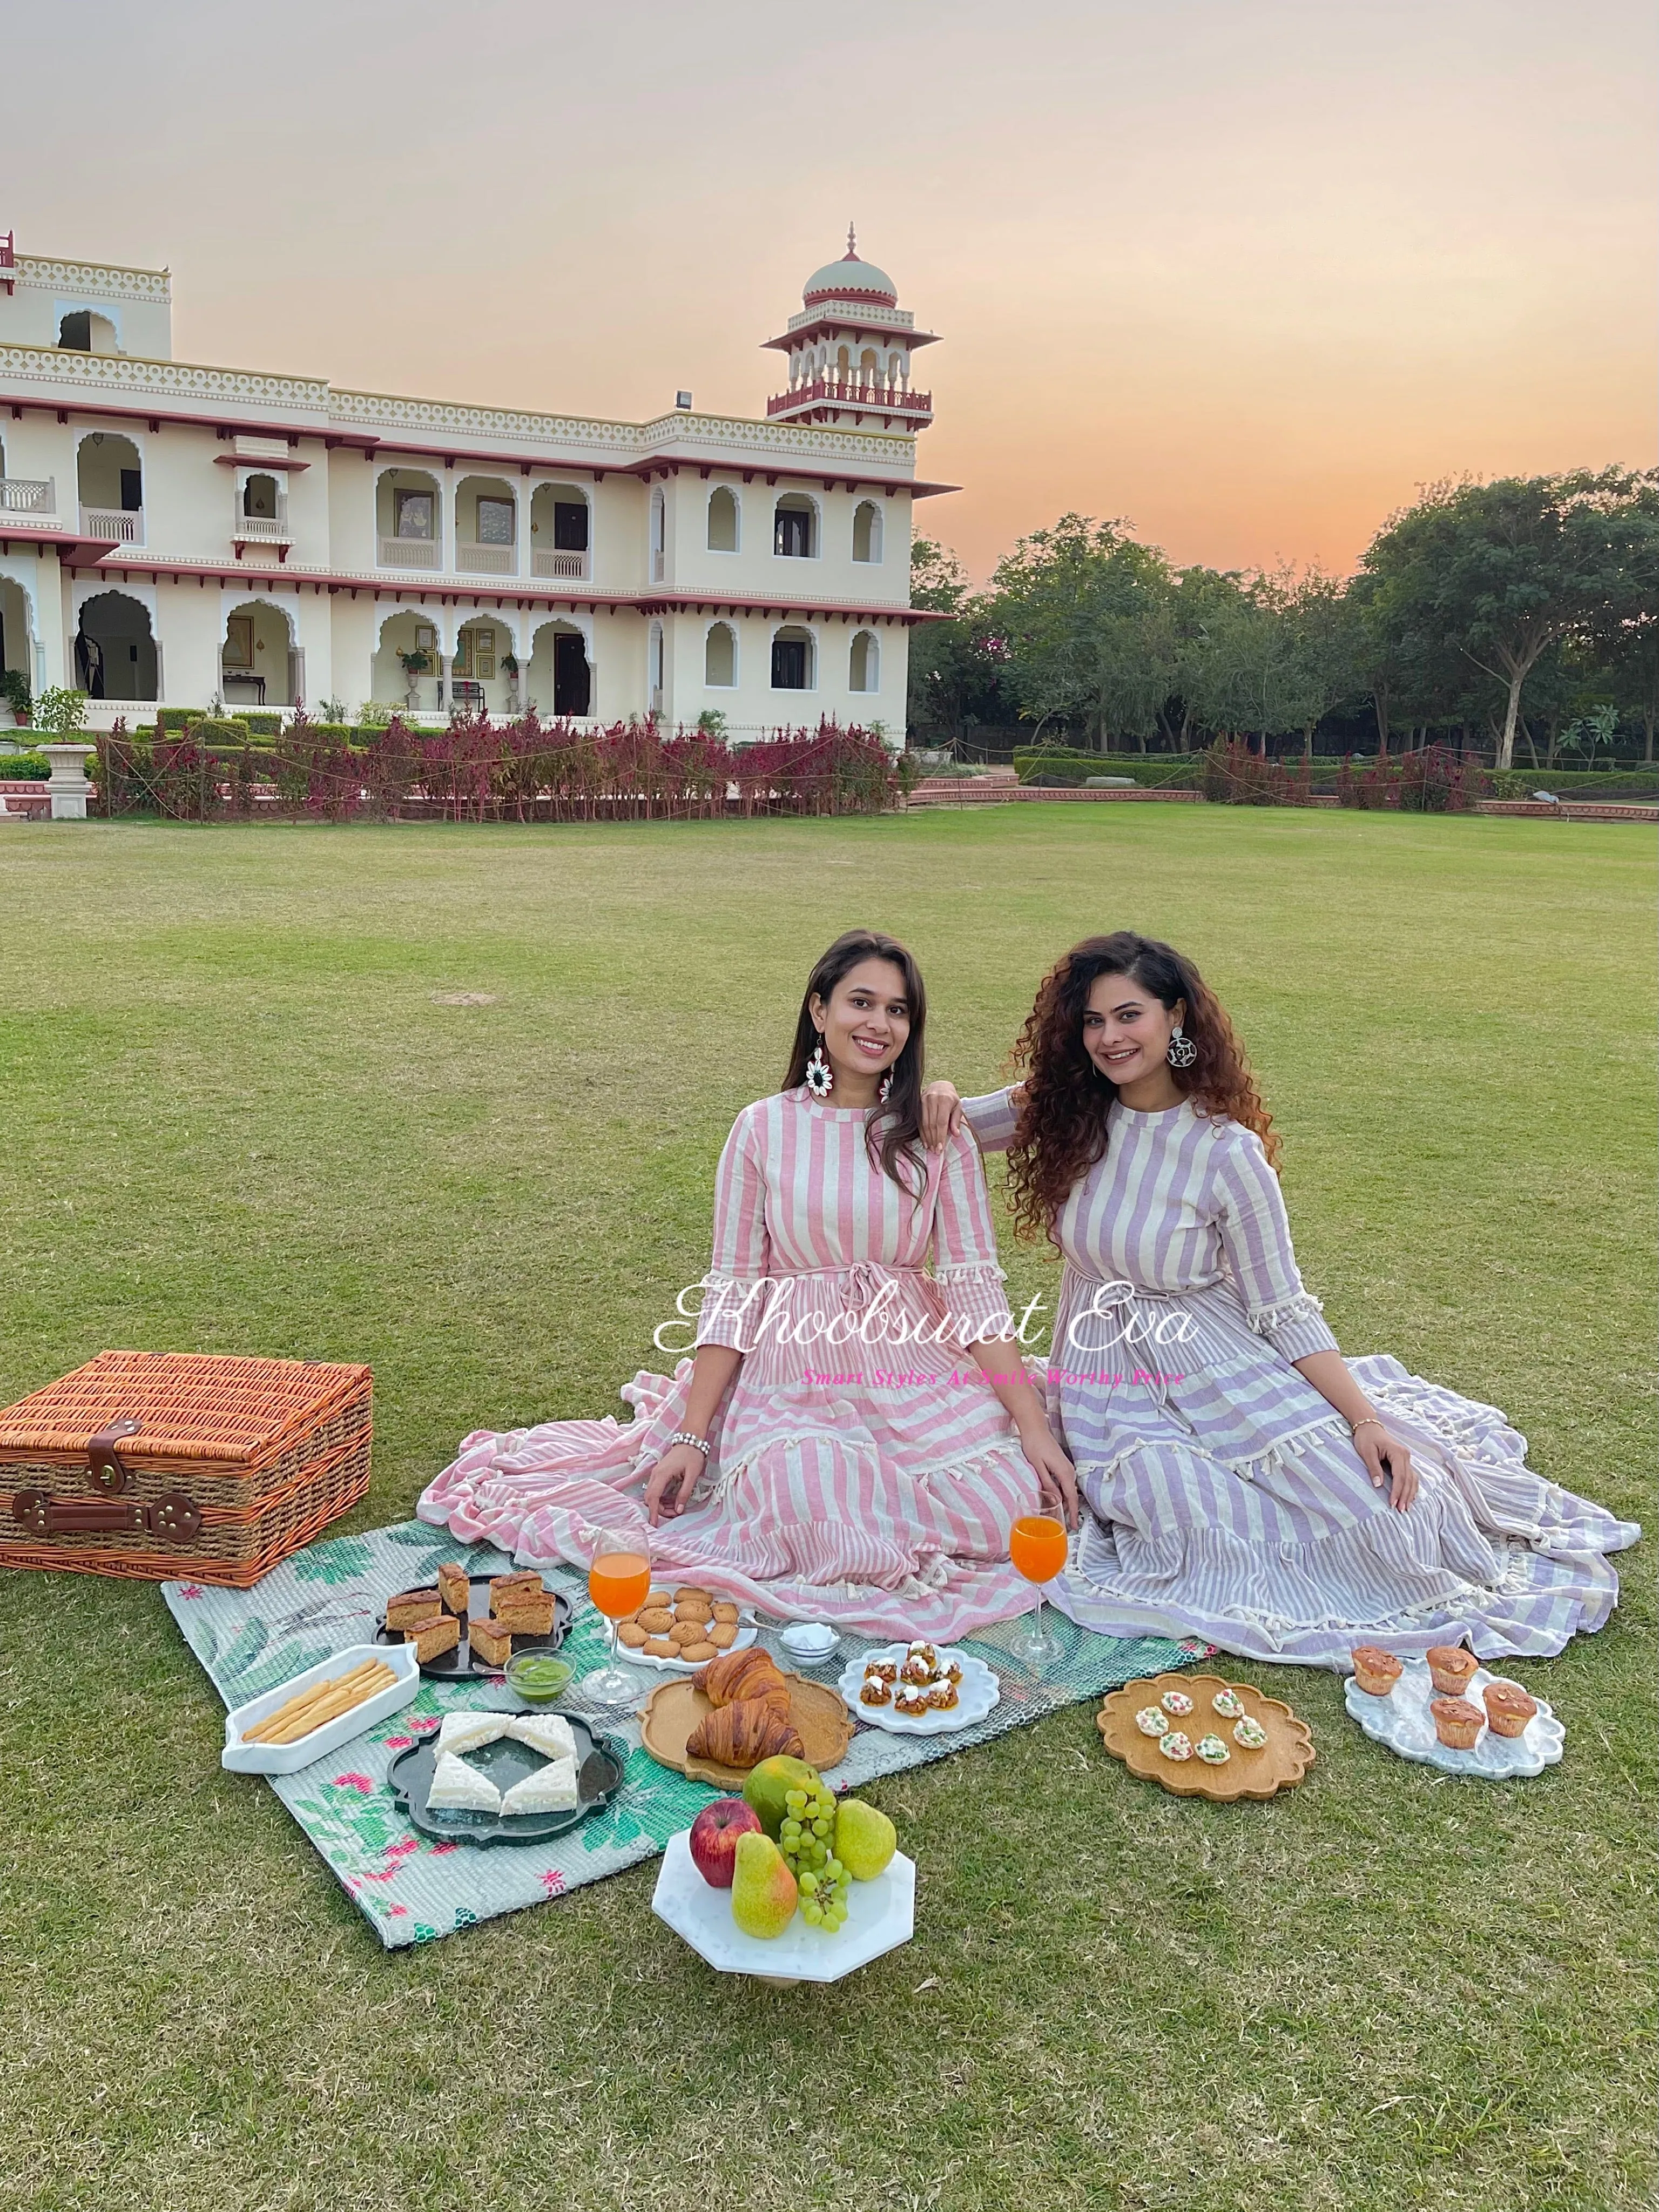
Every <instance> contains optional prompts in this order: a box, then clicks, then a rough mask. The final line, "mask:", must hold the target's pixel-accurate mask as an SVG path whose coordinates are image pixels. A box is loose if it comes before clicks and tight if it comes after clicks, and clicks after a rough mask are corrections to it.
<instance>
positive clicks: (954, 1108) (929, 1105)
mask: <svg viewBox="0 0 1659 2212" xmlns="http://www.w3.org/2000/svg"><path fill="white" fill-rule="evenodd" d="M962 1120H963V1116H962V1093H961V1092H960V1091H958V1090H957V1086H956V1085H955V1084H954V1083H947V1082H946V1081H945V1078H944V1077H943V1076H939V1077H938V1078H937V1079H935V1080H934V1081H933V1082H932V1083H930V1084H928V1085H927V1086H926V1088H925V1089H924V1090H923V1091H922V1094H921V1141H922V1143H923V1144H924V1145H926V1146H927V1149H928V1151H929V1152H942V1151H943V1150H944V1148H945V1144H946V1143H947V1142H948V1140H949V1139H951V1138H952V1137H954V1136H955V1134H956V1133H957V1130H958V1129H959V1128H961V1127H962Z"/></svg>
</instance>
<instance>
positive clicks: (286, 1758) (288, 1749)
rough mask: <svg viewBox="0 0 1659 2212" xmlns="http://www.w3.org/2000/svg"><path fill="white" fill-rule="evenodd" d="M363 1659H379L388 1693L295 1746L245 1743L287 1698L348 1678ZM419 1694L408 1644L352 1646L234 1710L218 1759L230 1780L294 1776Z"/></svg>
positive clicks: (229, 1715) (418, 1674) (368, 1700)
mask: <svg viewBox="0 0 1659 2212" xmlns="http://www.w3.org/2000/svg"><path fill="white" fill-rule="evenodd" d="M365 1659H379V1660H380V1661H381V1662H383V1663H384V1664H385V1665H386V1666H387V1667H389V1668H391V1669H392V1673H393V1674H395V1675H396V1676H397V1678H398V1679H397V1680H396V1681H395V1682H388V1683H387V1685H386V1688H385V1689H383V1690H380V1691H377V1692H375V1694H374V1697H372V1698H365V1699H363V1702H362V1705H353V1706H352V1707H351V1709H350V1710H349V1711H348V1712H343V1713H342V1714H340V1715H339V1717H338V1718H337V1719H335V1720H331V1721H325V1722H324V1723H323V1725H322V1726H321V1728H319V1729H313V1730H312V1732H311V1734H310V1735H302V1736H301V1738H300V1739H299V1741H298V1742H297V1743H244V1742H243V1741H242V1738H243V1736H244V1735H245V1734H246V1731H247V1730H248V1729H251V1728H252V1727H253V1726H254V1725H255V1724H256V1723H258V1722H259V1721H262V1720H264V1719H265V1718H266V1717H267V1716H268V1715H270V1714H271V1713H274V1712H275V1711H276V1709H277V1708H278V1706H279V1705H286V1704H287V1703H288V1701H289V1699H290V1698H294V1697H297V1696H298V1695H299V1693H300V1692H301V1690H307V1689H309V1688H311V1686H313V1683H317V1682H322V1681H326V1680H329V1679H330V1678H331V1676H334V1675H337V1674H349V1673H350V1671H351V1669H352V1668H354V1667H356V1666H357V1665H359V1664H360V1663H361V1662H362V1661H363V1660H365ZM420 1689H421V1667H420V1662H419V1661H418V1660H417V1659H416V1656H415V1646H414V1645H413V1644H348V1645H347V1647H346V1648H345V1650H343V1651H337V1652H335V1653H334V1654H333V1656H331V1658H327V1659H325V1660H324V1662H322V1664H321V1666H320V1667H311V1668H307V1670H306V1672H305V1673H304V1674H295V1676H294V1677H293V1678H292V1680H289V1681H286V1682H283V1683H282V1684H281V1685H280V1686H278V1687H277V1688H276V1689H274V1690H267V1691H266V1692H265V1693H264V1696H263V1697H262V1698H251V1699H249V1700H248V1702H247V1704H246V1705H238V1706H237V1707H236V1708H235V1709H234V1711H232V1712H228V1713H227V1714H226V1715H225V1747H224V1749H223V1751H222V1752H221V1753H220V1754H219V1764H220V1765H221V1766H225V1767H228V1768H229V1770H230V1771H231V1772H232V1773H233V1774H297V1773H298V1772H299V1771H300V1769H301V1767H302V1766H309V1765H311V1763H312V1761H313V1759H326V1758H327V1756H328V1754H329V1753H330V1752H331V1751H336V1750H337V1749H338V1748H339V1747H340V1746H341V1745H342V1744H343V1743H349V1742H350V1741H351V1739H352V1737H353V1736H355V1735H362V1733H363V1731H364V1729H371V1728H373V1727H374V1723H375V1722H376V1721H383V1720H385V1719H386V1716H387V1715H388V1714H389V1713H395V1712H396V1711H398V1707H399V1706H401V1705H407V1704H408V1703H409V1701H410V1699H411V1698H415V1697H418V1696H419V1694H420Z"/></svg>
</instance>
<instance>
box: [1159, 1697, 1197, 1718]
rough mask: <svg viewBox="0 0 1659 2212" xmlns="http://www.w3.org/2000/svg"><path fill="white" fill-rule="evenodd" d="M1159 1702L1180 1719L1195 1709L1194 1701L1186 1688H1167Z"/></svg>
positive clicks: (1167, 1711) (1166, 1710)
mask: <svg viewBox="0 0 1659 2212" xmlns="http://www.w3.org/2000/svg"><path fill="white" fill-rule="evenodd" d="M1158 1703H1159V1705H1162V1706H1163V1708H1164V1711H1165V1712H1166V1713H1173V1714H1174V1715H1175V1717H1176V1719H1177V1720H1178V1721H1179V1720H1184V1719H1185V1718H1186V1717H1187V1715H1188V1713H1189V1712H1191V1711H1192V1709H1193V1701H1192V1699H1190V1698H1189V1697H1188V1695H1187V1692H1185V1691H1184V1690H1166V1691H1165V1692H1164V1695H1163V1696H1162V1697H1161V1698H1160V1699H1158Z"/></svg>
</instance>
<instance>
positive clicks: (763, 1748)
mask: <svg viewBox="0 0 1659 2212" xmlns="http://www.w3.org/2000/svg"><path fill="white" fill-rule="evenodd" d="M709 1663H710V1665H713V1663H714V1662H713V1661H712V1660H711V1661H710V1662H709ZM685 1748H686V1750H687V1751H688V1752H689V1753H690V1755H691V1756H692V1758H694V1759H712V1760H713V1761H714V1764H715V1765H717V1766H735V1767H738V1768H739V1769H740V1770H747V1769H748V1768H749V1767H751V1766H758V1765H760V1763H761V1761H762V1759H774V1758H775V1757H776V1756H777V1755H778V1753H780V1752H787V1753H788V1754H789V1755H790V1756H791V1757H792V1758H794V1759H799V1757H800V1756H801V1753H802V1751H803V1750H804V1748H805V1747H804V1746H803V1744H802V1742H801V1740H800V1737H799V1735H798V1734H797V1733H796V1731H795V1728H794V1725H793V1723H792V1722H791V1720H790V1718H789V1716H788V1712H787V1710H786V1711H783V1712H779V1711H778V1710H777V1706H776V1705H775V1701H774V1700H773V1699H771V1698H744V1699H742V1700H741V1701H740V1702H739V1703H738V1704H737V1705H717V1706H716V1707H715V1709H714V1711H713V1712H712V1713H706V1714H705V1715H704V1716H703V1717H702V1720H700V1721H699V1722H698V1723H697V1725H696V1728H694V1729H692V1731H691V1733H690V1735H689V1736H688V1737H687V1738H686V1740H685Z"/></svg>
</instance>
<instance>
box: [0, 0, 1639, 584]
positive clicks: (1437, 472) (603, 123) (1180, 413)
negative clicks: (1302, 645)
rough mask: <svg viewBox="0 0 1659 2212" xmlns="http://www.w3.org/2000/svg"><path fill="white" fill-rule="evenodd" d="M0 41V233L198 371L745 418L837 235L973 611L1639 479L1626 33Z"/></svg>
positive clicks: (318, 17)
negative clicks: (1070, 581) (1003, 583)
mask: <svg viewBox="0 0 1659 2212" xmlns="http://www.w3.org/2000/svg"><path fill="white" fill-rule="evenodd" d="M895 18H896V27H895V22H894V19H895ZM6 43H7V71H6V74H7V78H8V82H9V84H10V85H11V86H12V87H13V88H19V87H23V86H27V85H28V84H30V83H36V84H39V85H40V86H43V87H50V88H53V89H52V90H51V91H50V93H43V94H42V96H41V97H40V98H38V99H27V100H20V101H16V102H15V103H14V104H12V105H11V106H9V110H8V116H7V128H6V137H7V150H8V154H9V160H8V161H7V163H6V176H5V180H4V185H3V187H0V230H3V229H5V228H10V227H15V230H16V232H17V242H18V246H19V249H20V251H22V252H36V253H46V254H52V255H61V256H64V257H66V258H70V257H80V258H87V259H94V260H109V261H116V262H125V263H135V264H144V265H149V266H156V265H161V264H167V265H168V266H170V267H171V269H172V270H173V317H174V352H175V354H176V356H178V357H179V359H181V360H186V361H197V362H213V363H219V364H223V365H227V366H234V367H246V368H259V369H265V370H272V371H299V372H305V373H308V374H321V375H325V376H328V377H330V378H331V379H332V380H334V381H335V382H337V383H338V384H343V385H348V386H356V387H359V388H368V389H372V390H376V391H385V392H407V393H416V394H422V395H427V396H431V397H436V398H448V399H457V400H471V401H477V402H480V403H483V404H492V403H493V404H505V405H517V406H528V407H536V408H544V409H548V410H554V411H566V410H568V411H570V412H573V413H583V414H600V415H605V416H622V417H627V418H629V419H638V418H640V417H643V416H651V415H654V414H657V413H659V412H660V411H662V410H663V409H664V408H665V407H666V406H671V404H672V402H673V395H674V392H675V391H676V389H677V388H678V387H681V386H686V387H689V388H690V389H691V391H692V392H693V393H694V394H695V398H696V405H697V406H698V407H699V408H700V409H703V410H710V411H722V412H723V411H731V412H737V413H743V414H760V413H762V412H763V410H764V406H765V401H766V398H767V396H768V394H769V392H772V391H773V390H775V388H776V386H777V383H778V380H779V377H780V372H781V356H778V355H775V354H767V353H763V352H761V351H759V350H758V345H759V341H760V340H761V339H763V338H765V337H770V336H772V335H774V334H775V332H777V331H781V329H782V328H783V325H784V324H785V321H786V320H787V317H788V316H789V314H790V313H792V312H793V311H794V310H795V309H796V308H797V307H799V294H800V287H801V283H802V281H803V279H804V278H805V276H806V275H807V274H808V272H809V271H810V270H812V269H813V268H815V267H816V266H817V264H819V263H821V262H823V261H824V260H826V259H829V258H833V257H834V256H835V255H836V254H837V253H839V252H841V250H842V240H843V239H844V236H845V232H846V228H847V222H848V217H849V216H855V217H856V218H857V222H858V226H859V241H860V250H861V252H863V253H864V254H865V255H866V257H867V258H869V259H871V260H872V261H875V262H877V263H878V264H880V265H881V266H882V267H883V268H884V269H886V270H888V271H889V272H890V274H891V275H892V276H893V277H894V278H895V279H896V283H897V284H898V288H899V296H900V301H901V304H902V305H903V306H905V307H909V308H911V309H912V310H914V312H915V316H916V319H917V322H918V324H919V325H921V326H923V327H925V328H928V329H932V330H934V331H938V332H939V334H940V336H941V337H942V339H943V340H944V343H941V344H940V345H939V346H937V347H934V348H931V349H928V351H927V353H925V354H924V355H923V356H921V360H920V361H919V362H918V364H917V370H918V379H919V381H920V382H921V384H922V385H923V386H924V387H926V386H931V387H932V389H933V393H934V403H935V407H936V410H937V417H938V419H937V422H936V425H935V427H934V428H933V429H932V430H930V431H928V432H927V434H926V435H925V436H924V437H923V439H922V441H921V460H920V470H921V474H922V475H924V476H926V477H930V478H933V479H936V480H943V481H945V482H949V483H957V484H961V485H962V486H963V487H964V489H963V491H962V492H961V493H959V494H957V495H955V496H953V497H951V498H944V499H939V500H937V501H930V502H928V503H927V505H925V506H924V507H921V509H920V511H919V518H918V520H919V526H920V527H921V529H923V530H924V531H925V532H927V533H928V534H930V535H935V536H938V537H940V538H944V539H945V541H946V543H948V544H951V545H952V546H954V547H955V548H956V549H957V550H958V551H959V552H960V553H961V554H962V555H963V557H964V559H965V560H966V561H967V562H968V563H969V568H971V569H972V570H973V571H974V572H975V574H985V573H986V572H987V571H988V569H989V568H990V567H991V565H992V564H993V562H994V560H995V559H996V557H997V556H998V554H999V553H1000V551H1002V550H1005V549H1006V547H1007V546H1008V545H1009V544H1011V543H1012V540H1013V538H1015V537H1017V536H1018V534H1019V533H1020V532H1023V531H1027V530H1031V529H1036V528H1040V527H1042V526H1043V525H1044V524H1046V523H1048V522H1049V521H1052V520H1054V517H1055V516H1056V515H1057V514H1059V513H1062V512H1064V511H1065V510H1066V509H1067V508H1078V509H1080V510H1081V511H1083V512H1084V513H1092V514H1096V515H1102V516H1104V515H1116V516H1124V517H1127V518H1128V519H1129V520H1131V521H1132V522H1133V525H1134V526H1135V528H1136V530H1137V531H1138V532H1139V534H1140V535H1141V536H1142V537H1144V538H1148V539H1150V540H1152V542H1154V543H1157V544H1162V545H1164V547H1166V548H1167V550H1169V551H1170V554H1171V556H1173V557H1174V558H1176V560H1178V561H1182V562H1190V561H1207V562H1213V563H1215V564H1217V565H1218V566H1223V567H1231V566H1240V565H1253V564H1260V565H1264V566H1272V565H1275V564H1277V563H1278V562H1293V563H1296V564H1297V565H1301V564H1304V563H1307V562H1319V563H1321V564H1322V565H1323V566H1325V567H1327V568H1332V569H1334V570H1338V571H1341V570H1345V569H1346V568H1348V567H1350V566H1351V565H1352V562H1353V560H1354V557H1355V556H1356V555H1357V554H1358V551H1359V550H1360V549H1361V548H1362V547H1363V545H1364V544H1365V542H1366V540H1367V539H1368V538H1369V537H1370V535H1371V533H1372V532H1373V531H1374V530H1375V529H1376V526H1378V524H1379V523H1380V522H1381V521H1382V520H1383V517H1384V516H1385V515H1386V514H1387V513H1389V511H1390V510H1391V509H1392V508H1394V507H1397V506H1399V505H1401V503H1402V502H1404V501H1408V500H1409V499H1410V498H1411V497H1412V496H1413V491H1414V489H1415V487H1416V486H1417V485H1418V484H1419V483H1425V482H1430V481H1432V480H1434V479H1435V478H1437V477H1444V476H1449V475H1457V474H1460V473H1462V472H1464V471H1468V472H1472V473H1474V474H1478V475H1492V474H1498V473H1508V472H1530V471H1541V470H1553V469H1559V468H1566V467H1571V466H1574V465H1579V464H1595V465H1601V464H1604V463H1607V462H1610V461H1619V462H1623V463H1626V464H1627V465H1651V463H1652V461H1653V459H1654V456H1655V405H1654V393H1655V371H1656V340H1655V296H1654V272H1655V266H1656V254H1655V247H1656V242H1659V240H1656V228H1659V225H1656V211H1655V201H1654V191H1653V182H1654V154H1655V149H1656V131H1655V114H1654V82H1655V69H1654V64H1655V60H1656V52H1655V48H1656V34H1655V19H1654V16H1653V14H1652V10H1651V9H1650V6H1649V5H1648V4H1647V0H1574V4H1573V6H1571V8H1567V7H1564V6H1562V5H1560V4H1559V0H1386V4H1383V0H1370V4H1363V3H1362V0H1324V4H1315V3H1314V0H1133V4H1128V0H1026V4H1025V5H1024V6H1022V7H1020V8H1018V9H1010V8H1009V7H1007V6H1006V0H995V4H992V0H945V4H940V0H910V4H908V5H907V6H906V7H905V8H904V9H900V10H892V9H860V8H847V7H844V6H843V7H839V8H825V9H804V10H790V11H786V12H784V13H780V11H779V10H778V9H777V8H776V7H775V6H765V7H762V6H759V5H752V4H747V0H701V3H700V4H699V5H696V6H694V7H687V6H684V5H683V4H682V5H678V6H676V7H672V8H670V7H666V6H661V5H639V4H629V0H619V4H616V5H613V6H611V8H609V9H589V8H580V9H579V8H576V7H574V6H572V5H570V4H568V0H555V4H548V0H480V4H475V5H470V6H467V7H464V8H463V7H460V6H456V5H453V4H452V5H447V6H446V5H441V4H435V0H400V4H398V5H396V6H393V5H391V4H388V0H352V4H351V5H350V6H349V7H342V6H340V5H338V4H337V0H333V4H329V5H323V4H320V3H319V0H290V4H289V5H287V6H285V7H284V8H283V9H281V10H279V11H276V12H274V13H269V14H256V15H252V16H249V15H244V14H239V13H234V12H233V11H227V10H225V9H222V7H220V6H218V5H208V4H205V0H150V4H149V5H148V6H146V7H145V8H144V9H140V10H133V9H128V8H125V7H121V6H116V5H113V4H111V0H81V4H77V5H76V7H75V8H74V9H37V10H32V11H29V13H28V15H27V16H25V15H23V14H22V13H21V11H15V12H14V14H13V16H12V18H11V21H9V26H8V30H7V41H6ZM94 52H95V53H96V57H97V66H96V68H95V69H82V66H81V62H80V61H78V60H77V58H76V57H77V56H79V57H81V58H82V60H84V59H85V58H86V57H87V56H88V54H91V53H94ZM93 107H95V108H96V110H97V114H96V117H94V116H93V114H92V112H91V109H92V108H93ZM70 108H73V109H74V110H75V112H76V115H77V116H78V118H79V121H78V122H77V124H76V131H78V132H80V133H81V134H82V137H84V134H85V131H86V130H87V129H88V128H89V127H90V126H91V125H92V123H93V122H94V121H96V122H99V123H100V125H107V126H108V128H109V130H110V131H112V132H113V133H115V134H116V136H117V137H118V143H119V145H120V148H121V153H120V158H119V161H118V163H117V164H115V165H113V166H112V165H111V164H110V163H109V162H107V161H103V160H94V159H73V160H71V159H65V158H64V155H65V149H66V146H67V145H69V144H70V143H71V139H70V138H66V137H65V129H64V126H65V118H66V113H67V112H68V110H69V109H70ZM75 143H79V140H78V139H77V140H76V141H75Z"/></svg>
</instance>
